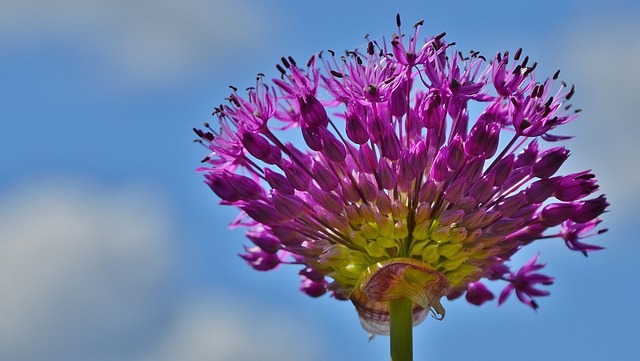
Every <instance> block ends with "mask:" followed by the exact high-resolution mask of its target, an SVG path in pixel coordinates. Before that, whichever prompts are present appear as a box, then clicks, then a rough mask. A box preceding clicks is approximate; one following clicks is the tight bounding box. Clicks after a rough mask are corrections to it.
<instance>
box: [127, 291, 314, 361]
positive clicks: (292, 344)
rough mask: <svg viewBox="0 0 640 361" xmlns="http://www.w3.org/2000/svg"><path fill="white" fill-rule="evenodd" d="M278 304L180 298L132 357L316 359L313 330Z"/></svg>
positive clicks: (170, 360)
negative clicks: (158, 334)
mask: <svg viewBox="0 0 640 361" xmlns="http://www.w3.org/2000/svg"><path fill="white" fill-rule="evenodd" d="M280 312H281V311H278V310H270V312H262V313H260V312H258V311H257V310H254V309H253V308H252V304H250V303H248V302H243V301H242V300H238V299H231V298H230V295H226V296H224V297H223V298H221V297H220V295H219V294H218V295H217V296H213V295H211V296H208V297H201V298H199V299H198V300H195V301H194V302H192V303H188V304H185V305H184V307H183V308H182V309H181V310H180V311H179V312H178V313H177V315H176V319H175V320H174V322H173V323H172V325H171V326H170V327H169V330H168V332H167V333H166V334H165V336H164V337H162V338H160V339H159V340H158V343H157V345H156V347H155V348H154V349H152V350H150V351H147V352H145V355H144V356H143V357H140V358H136V359H135V361H147V360H149V361H151V360H153V361H173V360H184V361H209V360H225V361H254V360H260V361H276V360H292V361H293V360H296V361H305V360H321V359H323V358H322V357H320V354H319V353H318V351H319V350H320V348H319V347H313V345H314V344H315V345H317V346H320V344H319V343H318V342H314V343H313V344H312V341H318V339H317V338H315V337H313V332H312V331H310V330H309V331H305V333H304V334H300V333H296V330H300V329H302V326H301V325H299V324H298V322H297V321H295V320H294V319H293V318H292V317H291V316H288V315H284V314H281V313H280Z"/></svg>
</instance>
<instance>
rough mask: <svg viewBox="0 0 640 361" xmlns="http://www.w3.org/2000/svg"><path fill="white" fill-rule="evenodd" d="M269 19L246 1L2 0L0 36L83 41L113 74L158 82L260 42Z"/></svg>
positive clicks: (19, 40)
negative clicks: (104, 62)
mask: <svg viewBox="0 0 640 361" xmlns="http://www.w3.org/2000/svg"><path fill="white" fill-rule="evenodd" d="M269 18H270V17H269V14H268V9H267V8H266V7H265V6H262V5H261V3H258V2H251V3H248V2H245V1H225V0H213V1H212V0H185V1H181V0H158V1H145V0H129V1H124V0H116V1H109V0H99V1H83V0H61V1H46V0H9V1H4V2H2V3H0V42H5V43H22V42H25V41H26V40H27V43H28V42H29V41H28V40H29V39H30V40H31V41H32V42H33V41H36V42H37V41H42V40H45V41H49V40H57V41H63V42H71V44H73V45H78V44H79V45H80V46H82V47H84V48H86V49H89V50H90V51H91V52H92V54H93V55H94V56H95V57H96V58H97V59H101V60H106V62H107V64H106V65H107V66H110V67H111V68H109V69H110V70H111V71H112V72H113V74H110V75H112V76H116V75H119V76H120V77H121V78H123V79H126V78H132V79H130V81H132V83H133V84H136V83H137V82H143V84H147V83H148V84H150V85H154V84H155V83H158V82H163V81H167V80H173V79H175V78H177V77H180V76H185V74H186V75H189V74H190V71H192V69H193V67H195V66H203V65H206V66H208V67H212V66H213V67H215V66H216V65H220V64H224V59H223V58H222V57H221V56H220V54H233V53H245V54H248V53H249V52H250V51H253V50H254V49H255V48H259V46H260V44H261V43H262V42H263V40H264V39H265V37H266V36H268V34H269V29H270V27H269V26H267V24H266V22H267V20H266V19H269ZM148 84H147V85H148Z"/></svg>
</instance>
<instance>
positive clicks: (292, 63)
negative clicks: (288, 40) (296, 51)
mask: <svg viewBox="0 0 640 361" xmlns="http://www.w3.org/2000/svg"><path fill="white" fill-rule="evenodd" d="M288 59H289V62H290V63H291V65H293V66H298V65H297V64H296V61H295V60H293V58H292V57H291V56H289V57H288Z"/></svg>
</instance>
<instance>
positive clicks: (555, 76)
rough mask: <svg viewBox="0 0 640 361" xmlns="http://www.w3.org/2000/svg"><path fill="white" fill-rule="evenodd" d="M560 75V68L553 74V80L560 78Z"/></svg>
mask: <svg viewBox="0 0 640 361" xmlns="http://www.w3.org/2000/svg"><path fill="white" fill-rule="evenodd" d="M559 75H560V69H558V71H556V72H555V74H553V80H558V76H559Z"/></svg>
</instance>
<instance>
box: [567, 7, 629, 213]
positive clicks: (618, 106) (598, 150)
mask: <svg viewBox="0 0 640 361" xmlns="http://www.w3.org/2000/svg"><path fill="white" fill-rule="evenodd" d="M637 18H638V16H627V17H625V18H621V17H620V16H617V17H607V16H604V15H602V16H601V15H597V16H596V15H593V16H591V17H588V18H584V19H582V20H581V21H580V22H579V23H577V24H571V27H570V29H571V30H570V31H567V34H566V37H564V38H563V39H562V47H561V49H564V52H565V53H564V58H565V59H566V62H567V63H568V64H571V66H572V67H574V68H573V69H572V71H576V72H577V73H578V75H579V77H580V78H579V79H578V80H579V85H580V86H579V87H578V91H579V92H580V93H584V97H583V98H582V99H586V100H587V103H586V104H577V103H576V105H578V107H580V108H584V109H585V111H584V112H583V113H582V116H581V117H580V118H579V120H578V123H579V124H577V126H576V127H575V129H576V135H578V139H577V140H576V141H574V142H571V143H570V144H569V147H570V148H571V149H572V150H575V152H574V156H573V157H575V158H576V159H578V160H580V162H581V163H582V164H586V165H588V166H590V167H593V168H594V170H595V171H596V172H597V175H598V178H599V179H600V180H601V183H602V185H603V188H604V191H605V192H606V193H607V194H608V196H609V198H610V199H611V200H612V204H613V206H612V211H619V210H623V209H632V207H633V209H634V208H635V207H636V205H637V202H638V200H639V199H640V188H639V187H638V184H640V166H639V164H640V163H639V162H638V161H637V159H636V158H637V157H638V155H639V154H640V153H639V152H638V136H639V135H640V121H639V117H638V90H637V87H638V84H640V67H638V64H640V24H639V23H638V22H637Z"/></svg>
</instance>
